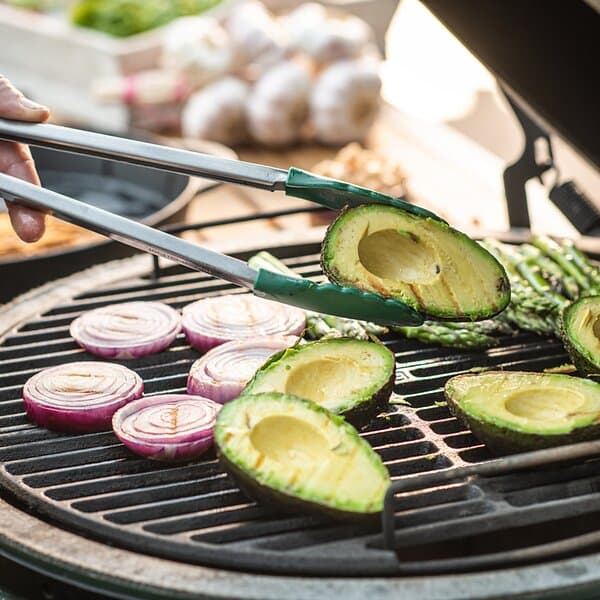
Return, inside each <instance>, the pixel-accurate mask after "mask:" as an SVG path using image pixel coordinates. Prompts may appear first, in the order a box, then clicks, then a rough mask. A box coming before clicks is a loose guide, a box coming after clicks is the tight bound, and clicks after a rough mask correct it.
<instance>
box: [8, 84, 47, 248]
mask: <svg viewBox="0 0 600 600" xmlns="http://www.w3.org/2000/svg"><path fill="white" fill-rule="evenodd" d="M49 116H50V111H49V110H48V109H47V108H46V107H45V106H42V105H41V104H37V103H35V102H33V101H31V100H29V99H28V98H25V97H24V96H23V94H21V92H19V91H18V90H16V89H15V88H14V87H13V86H12V84H11V83H10V81H8V79H6V78H5V77H2V75H0V117H2V118H5V119H13V120H15V121H32V122H39V121H45V120H46V119H47V118H48V117H49ZM0 172H2V173H6V174H7V175H12V176H13V177H19V178H20V179H24V180H25V181H29V182H30V183H35V184H36V185H39V184H40V179H39V177H38V174H37V172H36V170H35V164H34V163H33V158H31V153H30V152H29V148H28V147H27V146H26V145H25V144H17V143H14V142H3V141H0ZM6 205H7V206H8V212H9V214H10V221H11V223H12V226H13V228H14V230H15V231H16V233H17V235H18V236H19V237H20V238H21V239H22V240H23V241H24V242H35V241H37V240H39V239H40V238H41V237H42V235H43V234H44V228H45V225H44V219H45V217H44V215H43V214H42V213H39V212H37V211H34V210H31V209H29V208H25V207H23V206H18V205H17V204H14V203H12V202H7V203H6Z"/></svg>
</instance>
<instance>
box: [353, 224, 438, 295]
mask: <svg viewBox="0 0 600 600" xmlns="http://www.w3.org/2000/svg"><path fill="white" fill-rule="evenodd" d="M358 257H359V260H360V262H361V263H362V265H363V267H364V268H365V269H366V270H367V271H369V272H370V273H372V274H373V275H375V276H377V277H380V278H381V279H389V280H393V281H403V282H406V283H415V284H428V283H432V282H433V281H434V280H435V279H436V278H437V277H438V276H439V273H440V266H439V262H440V261H439V260H438V257H437V253H436V252H435V250H434V249H433V247H432V246H430V245H429V244H428V243H426V242H425V241H424V240H423V239H421V238H419V237H417V236H416V235H414V234H413V233H410V232H407V231H398V230H395V229H381V230H379V231H376V232H375V233H372V234H368V235H365V236H364V237H363V238H362V239H361V240H360V242H359V244H358Z"/></svg>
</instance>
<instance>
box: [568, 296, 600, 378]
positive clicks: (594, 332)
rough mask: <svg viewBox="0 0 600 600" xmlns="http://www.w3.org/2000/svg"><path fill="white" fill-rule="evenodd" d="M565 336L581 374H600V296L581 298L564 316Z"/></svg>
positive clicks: (569, 350)
mask: <svg viewBox="0 0 600 600" xmlns="http://www.w3.org/2000/svg"><path fill="white" fill-rule="evenodd" d="M561 336H562V338H563V342H564V344H565V348H566V349H567V352H568V353H569V356H570V357H571V360H572V361H573V364H574V365H575V366H576V367H577V370H578V371H579V372H580V373H584V374H586V375H599V374H600V296H588V297H586V298H580V299H579V300H577V302H573V304H571V305H569V306H567V308H565V310H564V311H563V314H562V322H561Z"/></svg>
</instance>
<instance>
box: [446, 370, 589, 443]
mask: <svg viewBox="0 0 600 600" xmlns="http://www.w3.org/2000/svg"><path fill="white" fill-rule="evenodd" d="M445 392H446V399H447V401H448V407H449V408H450V411H451V412H452V413H453V414H454V415H455V416H456V417H458V418H460V419H461V420H462V421H463V422H464V423H465V424H466V425H467V426H468V427H469V428H470V429H471V431H472V432H473V434H474V435H475V437H477V438H478V439H479V440H480V441H482V442H483V443H484V444H486V446H488V448H489V449H490V450H491V451H492V452H494V453H496V454H511V453H515V452H526V451H528V450H537V449H540V448H549V447H551V446H559V445H562V444H570V443H574V442H581V441H584V440H588V439H592V438H596V437H600V424H599V423H598V421H599V420H600V384H598V383H595V382H593V381H591V380H589V379H581V378H577V377H571V376H569V375H555V374H549V373H522V372H514V371H488V372H486V373H482V374H480V375H458V376H457V377H453V378H452V379H450V380H449V381H448V382H447V383H446V389H445Z"/></svg>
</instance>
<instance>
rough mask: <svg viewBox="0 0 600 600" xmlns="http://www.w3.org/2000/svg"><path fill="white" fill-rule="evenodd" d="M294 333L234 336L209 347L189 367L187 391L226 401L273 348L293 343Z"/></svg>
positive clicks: (249, 377)
mask: <svg viewBox="0 0 600 600" xmlns="http://www.w3.org/2000/svg"><path fill="white" fill-rule="evenodd" d="M296 341H297V338H296V337H294V336H283V335H282V336H279V335H277V336H276V335H272V336H264V337H261V338H258V339H257V340H252V341H250V340H234V341H231V342H225V343H224V344H221V345H220V346H217V347H215V348H213V349H212V350H209V351H208V352H207V353H206V354H205V355H204V356H203V357H202V358H199V359H198V360H197V361H196V362H195V363H194V364H193V365H192V368H191V369H190V374H189V375H188V380H187V392H188V394H197V395H199V396H204V397H205V398H210V399H211V400H214V401H215V402H219V403H221V404H225V402H229V401H230V400H233V399H234V398H237V397H238V396H239V395H240V393H241V392H242V390H243V389H244V387H245V386H246V384H247V383H248V381H250V379H252V376H253V375H254V373H256V371H257V370H258V369H259V368H260V367H262V365H263V364H264V363H265V362H266V360H267V359H268V358H269V357H270V356H273V354H275V353H276V352H278V351H280V350H284V349H285V348H289V347H290V346H293V345H294V344H295V343H296Z"/></svg>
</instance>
